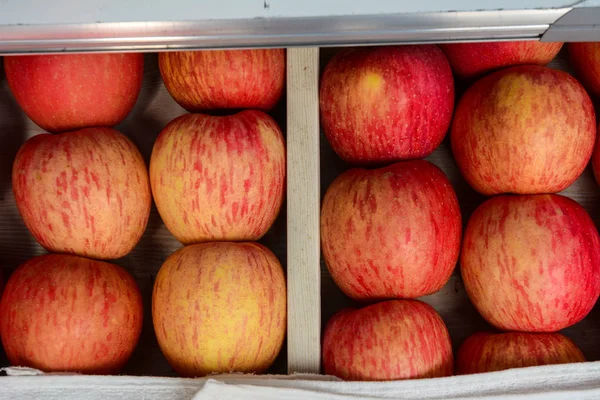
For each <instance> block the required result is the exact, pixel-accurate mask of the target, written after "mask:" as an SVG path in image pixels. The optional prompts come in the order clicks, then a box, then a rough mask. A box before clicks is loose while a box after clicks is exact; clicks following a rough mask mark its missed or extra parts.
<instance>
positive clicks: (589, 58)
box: [567, 42, 600, 96]
mask: <svg viewBox="0 0 600 400" xmlns="http://www.w3.org/2000/svg"><path fill="white" fill-rule="evenodd" d="M567 48H568V49H569V59H570V61H571V65H572V66H573V69H575V72H576V74H577V78H579V80H581V82H582V83H583V85H584V86H585V87H586V89H587V90H588V91H589V92H590V93H591V94H593V95H595V96H598V95H600V44H599V43H595V42H589V43H569V44H568V45H567Z"/></svg>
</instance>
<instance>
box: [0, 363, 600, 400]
mask: <svg viewBox="0 0 600 400" xmlns="http://www.w3.org/2000/svg"><path fill="white" fill-rule="evenodd" d="M6 372H7V373H8V374H9V375H11V376H7V377H1V378H0V399H25V400H28V399H36V400H37V399H44V400H46V399H47V400H59V399H60V400H74V399H78V400H79V399H85V400H88V399H89V400H96V399H97V400H112V399H115V400H133V399H145V400H166V399H174V400H213V399H214V400H233V399H235V400H238V399H245V400H258V399H261V400H271V399H272V400H275V399H277V400H280V399H285V400H322V399H333V400H359V399H360V400H363V399H364V400H376V399H403V400H434V399H452V400H473V399H484V400H497V399H509V400H537V399H550V400H563V399H564V400H567V399H568V400H574V399H600V362H588V363H579V364H564V365H552V366H542V367H530V368H522V369H512V370H507V371H500V372H493V373H488V374H478V375H467V376H455V377H449V378H438V379H418V380H406V381H394V382H341V381H339V380H338V379H336V378H333V377H327V376H322V375H306V374H302V375H291V376H279V375H276V376H275V375H267V376H254V375H216V376H211V377H210V378H203V379H183V378H153V377H132V376H85V375H65V374H42V373H40V372H39V371H35V370H29V369H13V368H8V369H6Z"/></svg>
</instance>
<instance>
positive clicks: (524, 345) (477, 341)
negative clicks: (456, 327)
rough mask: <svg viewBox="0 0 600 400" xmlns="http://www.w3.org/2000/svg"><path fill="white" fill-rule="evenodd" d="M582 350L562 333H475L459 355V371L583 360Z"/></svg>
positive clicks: (500, 368) (477, 371)
mask: <svg viewBox="0 0 600 400" xmlns="http://www.w3.org/2000/svg"><path fill="white" fill-rule="evenodd" d="M583 361H585V357H584V356H583V354H582V353H581V350H579V348H578V347H577V346H575V344H574V343H573V342H572V341H571V340H570V339H569V338H567V337H566V336H563V335H561V334H559V333H522V332H510V333H499V334H493V333H484V332H480V333H476V334H474V335H472V336H470V337H469V338H468V339H467V340H465V341H464V343H463V344H462V346H461V347H460V349H459V350H458V354H457V356H456V373H457V374H461V375H462V374H477V373H481V372H491V371H501V370H504V369H509V368H522V367H532V366H535V365H549V364H565V363H574V362H583Z"/></svg>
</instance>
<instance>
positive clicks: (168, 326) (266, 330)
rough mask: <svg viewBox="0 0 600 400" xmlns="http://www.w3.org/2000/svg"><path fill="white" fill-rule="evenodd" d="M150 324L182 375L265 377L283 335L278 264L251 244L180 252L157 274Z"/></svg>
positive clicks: (201, 246)
mask: <svg viewBox="0 0 600 400" xmlns="http://www.w3.org/2000/svg"><path fill="white" fill-rule="evenodd" d="M152 320H153V322H154V331H155V332H156V338H157V339H158V344H159V345H160V348H161V350H162V352H163V354H164V355H165V357H166V358H167V361H168V362H169V364H171V366H172V367H173V369H175V371H177V372H178V373H179V374H180V375H182V376H188V377H196V376H203V375H207V374H210V373H213V372H223V373H227V372H252V373H261V372H264V371H266V370H267V369H268V368H269V367H270V366H271V364H272V363H273V361H274V360H275V358H276V357H277V355H278V354H279V351H280V350H281V346H282V344H283V338H284V336H285V330H286V285H285V278H284V275H283V269H282V268H281V264H280V263H279V260H277V257H275V255H274V254H273V253H272V252H271V251H270V250H269V249H267V248H266V247H264V246H262V245H260V244H258V243H233V242H212V243H201V244H195V245H191V246H187V247H184V248H183V249H180V250H179V251H177V252H175V253H174V254H172V255H171V256H170V257H169V258H167V260H166V261H165V263H164V264H163V266H162V267H161V269H160V271H159V272H158V275H157V276H156V281H155V283H154V292H153V294H152Z"/></svg>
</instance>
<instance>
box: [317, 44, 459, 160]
mask: <svg viewBox="0 0 600 400" xmlns="http://www.w3.org/2000/svg"><path fill="white" fill-rule="evenodd" d="M319 101H320V107H321V122H322V126H323V130H324V132H325V135H326V136H327V139H328V140H329V143H330V144H331V147H333V150H335V152H336V153H337V154H338V155H339V156H340V157H341V158H343V159H344V160H346V161H347V162H351V163H355V164H373V163H384V162H393V161H398V160H402V159H412V158H422V157H425V156H427V155H429V154H430V153H431V152H433V150H435V148H436V147H438V146H439V145H440V143H441V142H442V140H443V139H444V136H445V135H446V131H447V130H448V126H449V124H450V120H451V118H452V110H453V108H454V82H453V79H452V71H451V70H450V65H449V64H448V61H447V60H446V57H444V54H443V53H442V52H441V50H440V49H439V48H438V47H437V46H434V45H422V46H391V47H370V48H369V47H367V48H356V49H350V50H345V51H342V52H340V53H339V54H337V55H336V56H335V57H333V59H332V60H331V61H330V62H329V63H328V64H327V66H326V67H325V72H324V73H323V76H322V78H321V87H320V95H319Z"/></svg>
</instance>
